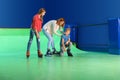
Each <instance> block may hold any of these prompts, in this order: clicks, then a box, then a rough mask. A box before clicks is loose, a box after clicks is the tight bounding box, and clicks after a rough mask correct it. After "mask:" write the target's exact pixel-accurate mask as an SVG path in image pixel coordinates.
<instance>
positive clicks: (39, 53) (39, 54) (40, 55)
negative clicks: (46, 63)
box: [38, 50, 43, 58]
mask: <svg viewBox="0 0 120 80" xmlns="http://www.w3.org/2000/svg"><path fill="white" fill-rule="evenodd" d="M38 57H39V58H42V57H43V54H42V53H41V51H39V50H38Z"/></svg>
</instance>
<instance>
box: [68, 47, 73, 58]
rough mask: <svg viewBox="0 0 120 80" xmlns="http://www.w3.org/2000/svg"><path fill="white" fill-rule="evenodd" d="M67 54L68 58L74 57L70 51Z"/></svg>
mask: <svg viewBox="0 0 120 80" xmlns="http://www.w3.org/2000/svg"><path fill="white" fill-rule="evenodd" d="M67 54H68V56H70V57H73V55H72V53H71V52H70V49H68V50H67Z"/></svg>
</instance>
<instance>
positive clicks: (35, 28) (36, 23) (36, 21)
mask: <svg viewBox="0 0 120 80" xmlns="http://www.w3.org/2000/svg"><path fill="white" fill-rule="evenodd" d="M34 23H35V25H34V27H33V30H34V31H35V34H36V37H37V38H40V36H39V32H38V31H37V26H38V19H37V18H34Z"/></svg>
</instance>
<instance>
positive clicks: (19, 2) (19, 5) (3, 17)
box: [0, 0, 44, 28]
mask: <svg viewBox="0 0 120 80" xmlns="http://www.w3.org/2000/svg"><path fill="white" fill-rule="evenodd" d="M41 7H44V0H0V27H3V28H4V27H9V28H10V27H25V28H26V27H29V25H30V24H31V21H32V17H33V15H34V14H35V13H36V12H37V11H38V9H39V8H41Z"/></svg>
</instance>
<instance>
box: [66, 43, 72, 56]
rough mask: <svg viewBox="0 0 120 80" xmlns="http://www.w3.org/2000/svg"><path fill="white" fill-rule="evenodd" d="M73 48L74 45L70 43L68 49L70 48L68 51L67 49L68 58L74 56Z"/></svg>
mask: <svg viewBox="0 0 120 80" xmlns="http://www.w3.org/2000/svg"><path fill="white" fill-rule="evenodd" d="M71 46H72V43H71V42H70V43H68V45H67V47H68V49H67V54H68V56H71V57H72V56H73V55H72V53H71Z"/></svg>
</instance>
